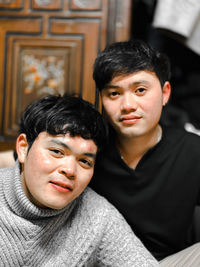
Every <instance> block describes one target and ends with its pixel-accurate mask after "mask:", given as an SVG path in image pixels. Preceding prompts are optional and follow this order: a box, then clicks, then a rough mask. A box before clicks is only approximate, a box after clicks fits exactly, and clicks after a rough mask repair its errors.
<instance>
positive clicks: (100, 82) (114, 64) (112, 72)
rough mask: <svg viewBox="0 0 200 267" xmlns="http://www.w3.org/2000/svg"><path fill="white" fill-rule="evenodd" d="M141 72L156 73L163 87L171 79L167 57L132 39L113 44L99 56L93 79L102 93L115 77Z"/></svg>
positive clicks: (140, 41) (142, 42)
mask: <svg viewBox="0 0 200 267" xmlns="http://www.w3.org/2000/svg"><path fill="white" fill-rule="evenodd" d="M141 70H148V71H151V72H154V73H155V74H156V76H157V77H158V79H159V81H160V83H161V86H162V87H163V85H164V83H165V82H166V81H169V80H170V77H171V70H170V61H169V58H168V57H167V55H165V54H164V53H161V52H159V51H157V50H155V49H153V48H152V47H151V46H150V45H148V44H147V43H145V42H144V41H142V40H137V39H132V40H129V41H125V42H116V43H113V44H111V45H109V46H107V47H106V48H105V49H104V50H103V51H102V52H100V53H99V54H98V56H97V58H96V60H95V63H94V70H93V79H94V81H95V83H96V87H97V88H98V90H99V91H101V90H102V89H103V88H105V86H106V85H107V84H108V83H109V82H110V81H111V80H112V79H113V78H114V77H116V76H119V75H126V74H132V73H135V72H138V71H141Z"/></svg>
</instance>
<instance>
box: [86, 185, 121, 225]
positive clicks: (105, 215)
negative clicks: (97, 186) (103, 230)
mask: <svg viewBox="0 0 200 267" xmlns="http://www.w3.org/2000/svg"><path fill="white" fill-rule="evenodd" d="M81 205H82V208H84V209H86V210H87V212H88V213H89V214H88V215H89V216H92V217H96V218H100V220H101V222H102V223H103V221H105V222H106V223H107V221H109V223H111V221H114V220H120V221H121V220H122V221H124V218H123V216H122V215H121V214H120V212H119V211H118V210H117V209H116V208H115V207H114V206H113V205H112V204H111V203H110V202H109V201H108V200H107V199H106V198H104V197H103V196H101V195H99V194H98V193H96V192H95V191H94V190H93V189H92V188H90V187H87V188H86V189H85V191H84V193H83V194H82V196H81Z"/></svg>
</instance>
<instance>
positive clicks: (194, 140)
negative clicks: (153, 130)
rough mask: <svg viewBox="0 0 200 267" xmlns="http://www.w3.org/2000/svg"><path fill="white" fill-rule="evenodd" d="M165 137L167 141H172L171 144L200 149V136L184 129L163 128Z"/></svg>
mask: <svg viewBox="0 0 200 267" xmlns="http://www.w3.org/2000/svg"><path fill="white" fill-rule="evenodd" d="M163 137H164V139H165V140H166V141H170V142H171V144H179V143H181V144H184V145H186V146H187V145H190V147H191V146H198V147H200V136H199V135H197V134H195V133H192V132H188V131H186V130H185V129H184V128H179V127H177V128H175V127H166V128H163Z"/></svg>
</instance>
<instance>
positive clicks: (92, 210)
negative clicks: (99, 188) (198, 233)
mask: <svg viewBox="0 0 200 267" xmlns="http://www.w3.org/2000/svg"><path fill="white" fill-rule="evenodd" d="M157 264H158V263H157V262H156V261H155V260H154V258H153V257H152V256H151V255H150V253H149V252H148V251H147V250H146V249H145V248H144V247H143V245H142V243H141V242H140V241H139V240H138V239H137V238H136V236H135V235H134V234H133V232H132V231H131V229H130V227H129V226H128V225H127V223H126V222H125V221H124V219H123V218H122V216H121V215H120V214H119V212H118V211H117V210H116V209H115V208H114V207H113V206H112V205H111V204H109V203H108V202H107V201H106V200H105V199H104V198H102V197H101V196H99V195H98V194H96V193H95V192H94V191H93V190H92V189H90V188H87V189H86V190H85V191H84V193H82V195H81V196H80V197H79V198H77V199H76V200H75V201H73V202H72V203H70V204H69V205H68V206H67V207H65V208H64V209H62V210H53V209H40V208H38V207H36V206H35V205H34V204H32V203H31V202H30V201H29V200H28V199H27V197H26V195H25V194H24V191H23V189H22V184H21V179H20V173H19V167H18V163H16V165H15V166H14V167H11V168H5V169H0V266H1V267H2V266H5V267H9V266H11V267H18V266H20V267H21V266H27V267H30V266H31V267H33V266H35V267H43V266H46V267H50V266H54V267H56V266H57V267H62V266H67V267H73V266H76V267H81V266H88V267H89V266H95V267H96V266H100V267H103V266H112V267H118V266H119V267H128V266H130V267H134V266H135V267H136V266H137V267H143V266H158V265H157Z"/></svg>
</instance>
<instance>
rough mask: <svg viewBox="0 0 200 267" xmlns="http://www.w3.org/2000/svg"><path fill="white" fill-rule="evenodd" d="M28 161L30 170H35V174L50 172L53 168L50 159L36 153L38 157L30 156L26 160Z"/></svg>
mask: <svg viewBox="0 0 200 267" xmlns="http://www.w3.org/2000/svg"><path fill="white" fill-rule="evenodd" d="M28 160H29V163H30V165H31V168H32V170H35V171H36V172H37V171H38V170H40V171H42V170H44V171H48V170H51V169H52V167H53V166H54V165H53V162H52V160H50V158H47V157H45V156H43V155H42V154H40V153H38V155H31V156H30V157H29V158H28Z"/></svg>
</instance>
